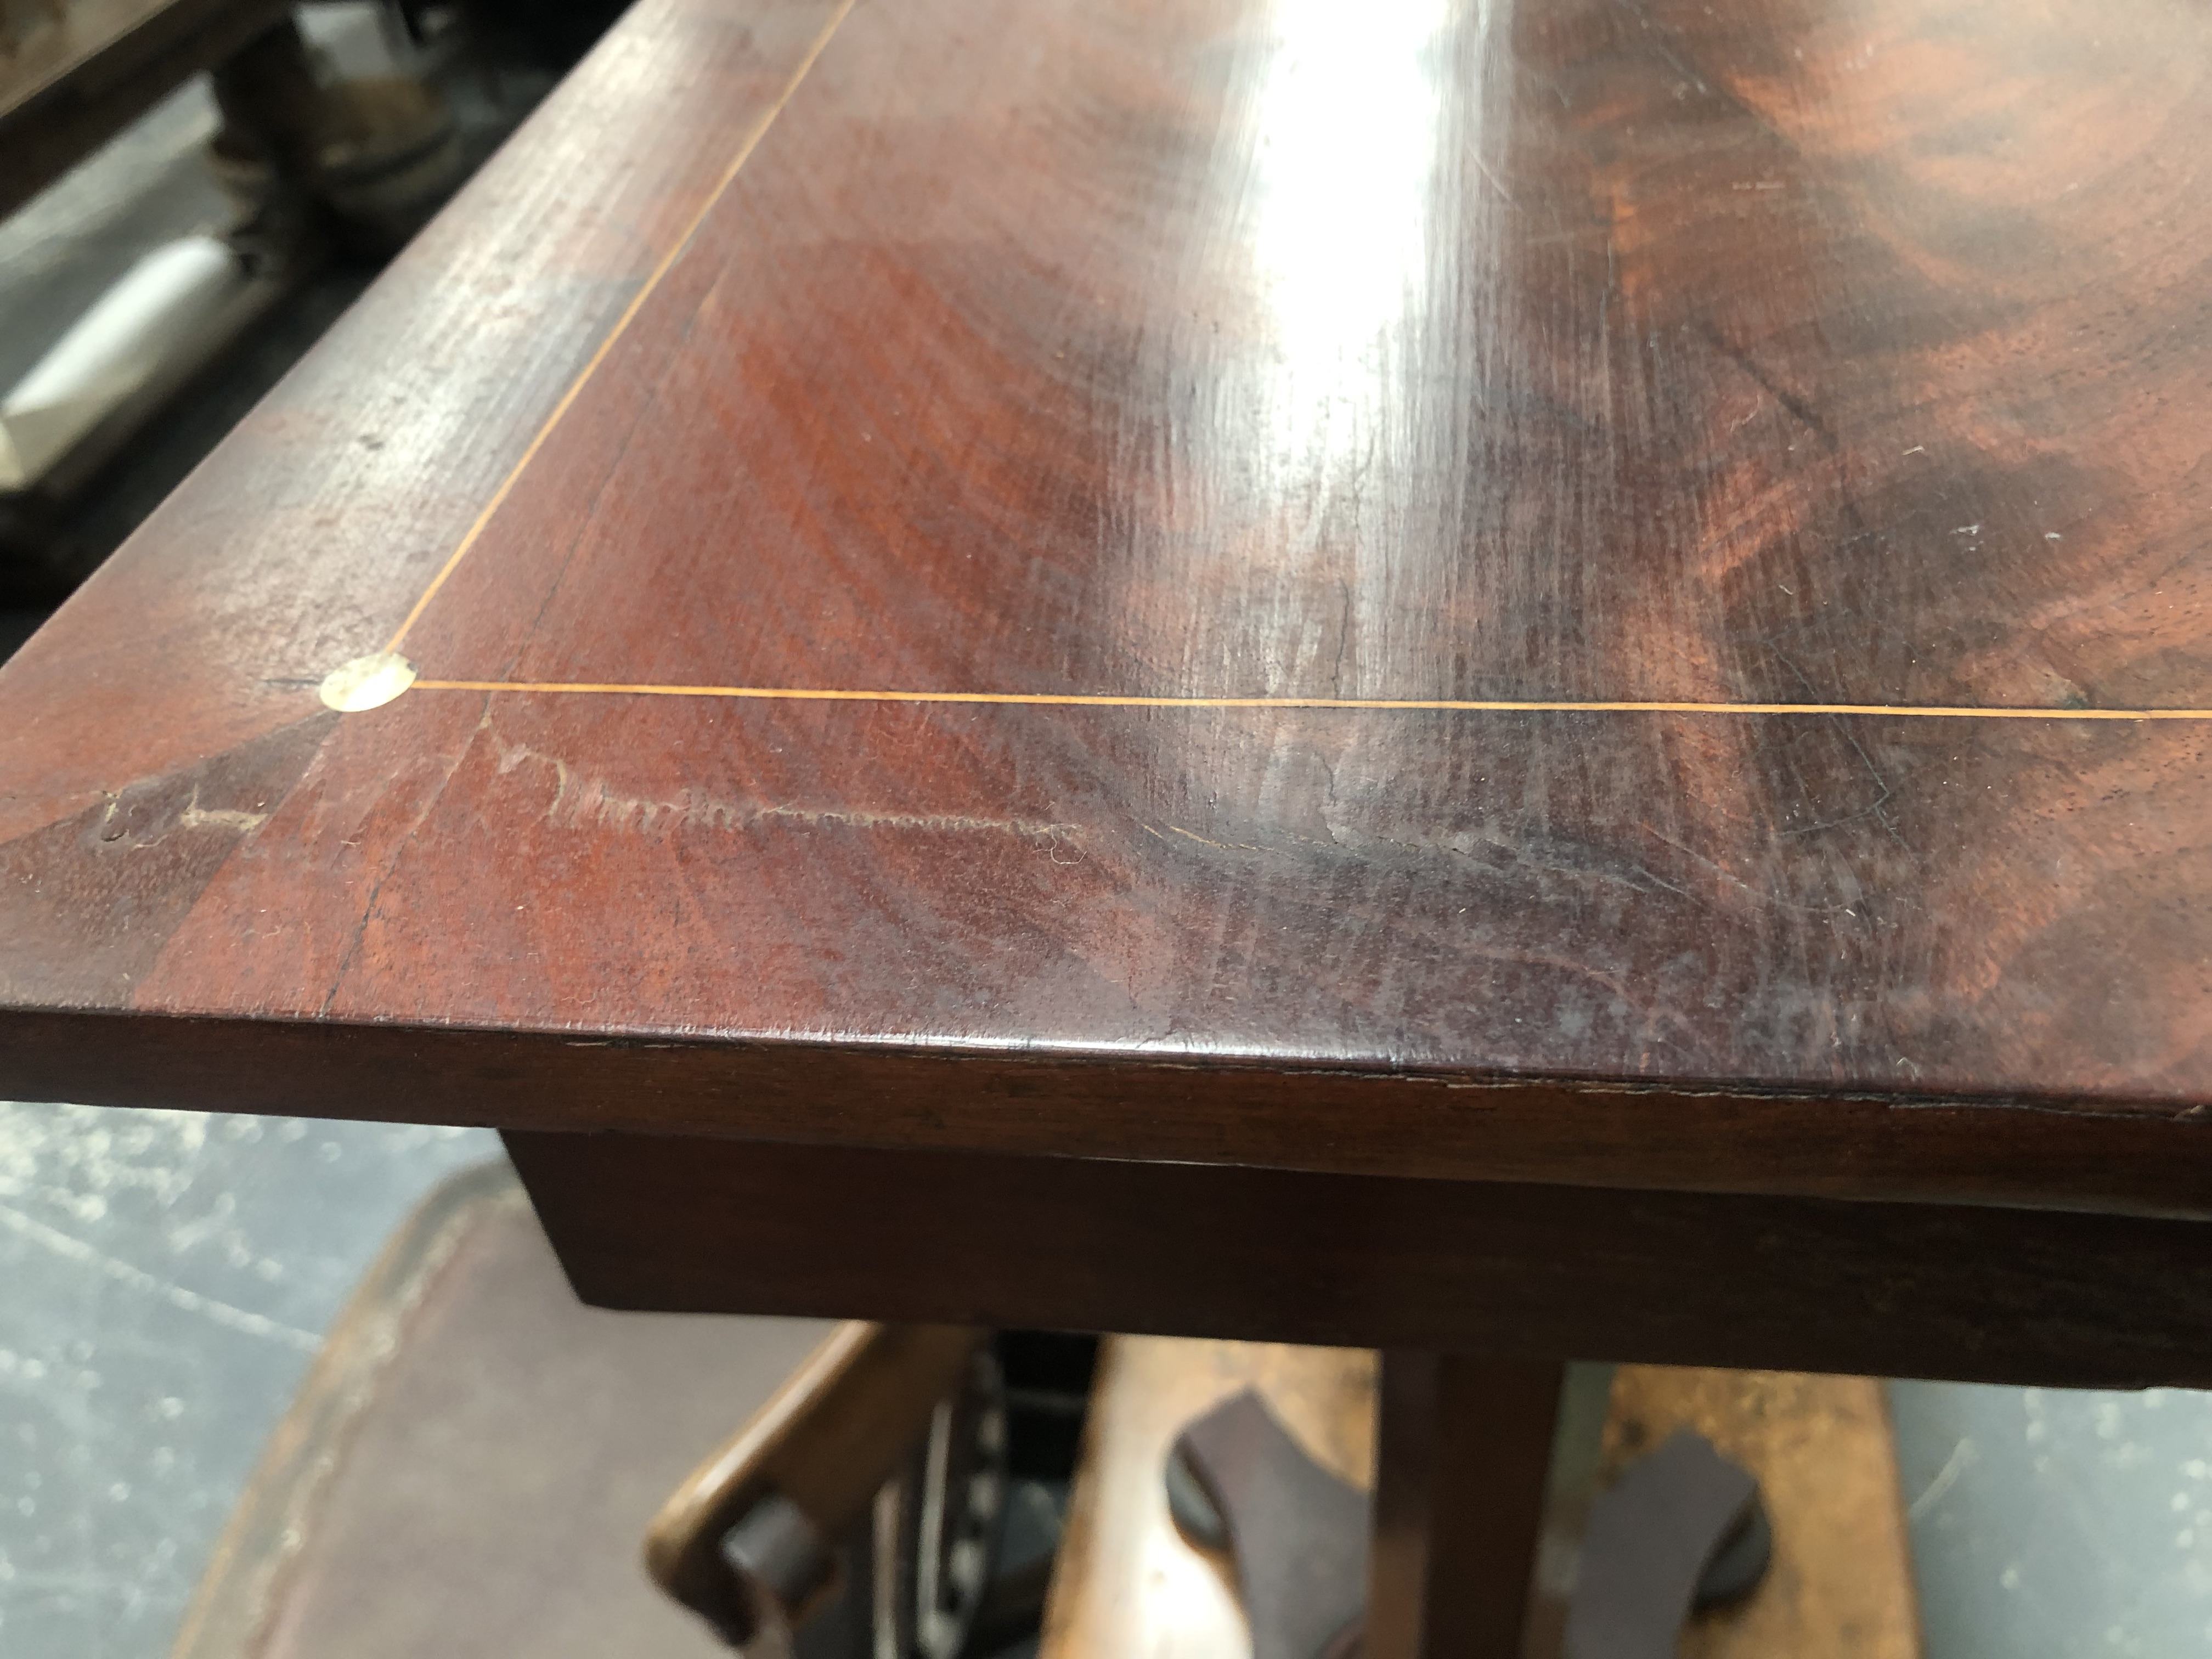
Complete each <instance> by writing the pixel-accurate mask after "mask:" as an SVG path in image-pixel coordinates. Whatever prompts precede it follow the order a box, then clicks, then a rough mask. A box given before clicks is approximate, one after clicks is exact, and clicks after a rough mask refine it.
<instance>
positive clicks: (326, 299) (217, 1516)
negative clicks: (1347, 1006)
mask: <svg viewBox="0 0 2212 1659" xmlns="http://www.w3.org/2000/svg"><path fill="white" fill-rule="evenodd" d="M375 28H376V24H375V20H374V14H373V12H372V11H371V10H370V9H368V7H366V6H359V5H356V6H351V7H346V6H340V7H334V8H326V9H319V10H318V12H317V13H315V14H313V29H314V33H315V34H316V36H317V38H318V39H319V40H320V41H321V42H322V43H323V45H324V47H325V50H326V51H328V52H330V53H331V55H332V57H333V58H337V60H338V61H340V62H341V63H343V64H345V65H346V66H347V67H348V68H349V69H355V70H360V69H374V67H376V66H377V63H378V51H379V48H378V42H377V38H376V36H375ZM457 90H458V99H459V102H460V103H461V104H463V105H464V106H465V105H466V104H467V100H468V99H469V98H470V97H471V96H472V95H474V94H472V92H471V88H470V87H469V86H468V85H467V84H463V85H462V86H460V87H459V88H458V89H457ZM538 90H542V86H540V87H538V88H534V89H533V88H527V87H526V88H523V89H522V90H521V94H520V96H521V97H522V98H524V99H527V98H528V97H530V96H533V95H535V91H538ZM455 91H456V89H452V88H449V95H455ZM507 95H509V96H513V95H514V94H513V90H512V89H510V92H509V94H507ZM459 112H460V113H461V114H462V116H463V118H464V124H465V126H467V127H469V129H470V130H471V131H472V132H474V133H475V134H476V135H477V138H478V142H479V143H481V145H482V147H483V148H484V149H489V144H490V143H491V142H492V141H493V140H494V139H495V137H496V135H497V132H498V131H501V124H502V122H507V123H511V120H512V118H513V112H503V111H502V110H501V109H499V108H495V107H482V106H479V107H476V108H473V109H471V108H468V107H463V108H462V109H461V110H460V111H459ZM211 125H212V112H211V106H210V100H208V98H207V95H206V94H205V91H204V88H200V87H190V88H185V90H184V91H183V92H181V93H180V94H178V95H177V96H176V97H174V98H173V99H171V100H168V101H167V103H165V104H164V105H163V106H161V107H160V108H158V109H157V110H155V112H153V113H152V114H151V115H149V117H148V118H147V119H146V120H144V121H143V122H142V123H140V124H139V125H138V126H137V127H136V128H134V129H133V130H132V131H131V133H129V134H126V135H125V137H124V138H123V139H122V140H120V141H118V143H117V144H115V145H113V146H112V147H111V148H110V149H108V150H107V151H106V152H103V153H102V155H100V157H98V158H96V159H95V161H94V162H93V163H91V164H89V165H88V167H87V168H86V169H82V170H81V172H80V173H79V174H78V175H76V176H74V177H73V178H72V179H70V180H65V181H64V183H63V184H62V185H58V186H56V187H55V189H53V190H52V191H48V192H47V193H46V195H44V196H42V197H40V198H39V199H38V200H36V201H34V202H33V203H32V204H30V205H29V206H28V207H27V208H26V209H25V210H23V211H22V212H21V213H18V214H17V215H15V216H14V217H13V218H10V219H9V220H7V221H5V222H0V386H5V385H7V384H9V383H11V382H12V380H14V378H15V376H16V375H17V374H20V373H21V370H22V369H23V368H26V367H27V366H28V364H29V363H30V362H33V361H34V360H35V359H36V357H37V356H38V355H39V353H40V351H41V350H43V349H44V343H45V342H46V341H49V340H50V339H51V338H52V337H53V336H55V335H56V334H58V331H60V330H61V329H62V328H64V327H66V326H67V324H68V322H69V321H70V319H73V318H74V317H75V316H76V314H77V313H79V312H80V311H82V309H83V307H85V306H87V305H88V304H89V303H90V301H91V300H92V298H93V297H94V296H95V295H97V293H98V292H99V291H100V289H101V288H102V287H103V286H104V285H105V284H106V283H108V282H111V281H112V280H113V279H114V277H115V276H118V275H120V274H121V272H122V271H123V270H125V269H126V268H127V267H128V265H129V264H130V263H131V261H132V260H133V259H135V258H137V257H138V255H139V254H140V253H142V252H144V251H146V250H147V249H149V248H150V247H151V246H155V245H158V244H159V243H160V242H161V241H162V240H166V239H167V238H168V237H171V236H173V235H177V234H183V233H184V232H186V231H190V230H193V229H196V228H203V227H205V226H216V225H219V224H221V223H222V215H223V212H224V204H223V203H222V198H221V197H220V195H219V194H218V193H217V192H216V191H215V189H214V187H213V185H211V184H210V183H209V182H208V181H207V179H206V177H205V175H204V173H202V172H201V170H200V168H199V166H198V162H197V155H196V153H195V152H196V149H197V145H198V144H199V143H202V142H203V141H204V138H205V137H206V135H207V133H208V131H210V129H211ZM367 280H368V273H366V272H363V271H358V270H347V269H343V268H340V269H337V270H332V271H331V272H330V273H329V274H328V275H327V276H325V278H323V279H322V280H320V281H319V282H318V283H314V284H313V285H312V286H311V287H310V289H308V290H307V291H306V292H305V293H303V294H302V295H301V296H300V297H299V299H298V300H297V301H295V303H294V304H293V305H291V306H290V307H287V308H286V310H285V311H284V313H283V314H281V315H280V316H278V317H276V318H275V319H271V321H270V325H269V326H268V327H267V328H265V329H264V331H261V333H260V334H259V335H258V336H257V337H255V338H254V339H252V340H249V341H248V342H246V343H245V345H244V347H243V349H241V350H240V353H239V354H238V355H237V356H236V358H235V360H234V362H233V363H232V364H231V365H229V366H228V368H227V369H226V370H225V371H224V372H223V373H222V374H220V375H218V376H216V377H215V378H214V379H213V380H210V382H209V383H208V384H205V385H203V386H198V387H196V388H195V389H194V390H193V391H192V392H191V394H189V396H188V398H186V399H185V404H184V405H183V406H181V407H180V408H179V410H176V411H174V413H173V416H171V417H169V418H167V419H166V420H165V421H164V422H161V423H158V424H157V425H156V427H155V428H154V429H153V430H152V431H150V432H149V434H148V435H147V436H146V439H145V441H143V443H142V444H141V446H140V447H139V451H138V453H137V457H136V459H134V460H133V461H132V462H131V464H130V465H128V466H127V467H125V468H124V469H122V470H121V471H119V472H118V476H117V477H114V478H113V479H112V480H110V481H109V482H108V485H107V487H106V489H105V491H104V493H103V495H102V497H101V499H100V500H99V501H95V502H94V503H92V504H90V507H88V520H89V522H90V524H91V529H90V530H89V532H88V535H89V537H90V538H91V542H92V544H94V545H97V544H100V543H101V542H102V541H103V540H104V541H105V543H106V544H108V545H112V542H113V540H115V539H119V538H120V536H121V535H122V534H123V533H125V532H126V531H127V530H128V528H129V527H130V526H131V524H132V523H135V522H136V520H137V518H138V517H141V516H143V513H145V512H146V511H148V510H149V509H150V508H151V507H153V506H154V505H155V503H156V502H157V501H159V500H160V499H161V496H162V495H165V494H166V493H167V490H168V489H169V488H170V487H171V486H172V485H173V483H174V482H175V481H176V480H177V479H178V478H179V477H182V476H183V473H184V471H185V470H187V469H188V468H189V467H190V466H191V465H192V463H193V462H194V461H195V460H196V459H197V456H198V454H199V453H201V452H202V451H204V448H205V447H206V445H207V442H208V435H210V434H212V433H219V432H221V431H222V430H224V429H226V428H227V427H228V425H229V423H230V422H233V421H234V420H235V419H236V418H237V417H238V416H239V415H240V414H242V413H243V412H244V411H245V410H246V408H247V407H249V406H250V405H251V404H252V401H253V400H254V399H255V398H258V396H259V395H260V393H261V392H262V391H264V390H265V389H266V387H267V386H269V385H270V384H272V383H273V382H274V380H276V377H277V376H278V375H279V374H282V372H283V369H284V368H285V367H286V366H287V365H288V364H289V362H291V361H293V360H294V359H295V357H296V356H298V355H299V354H300V352H301V351H302V350H304V349H306V347H307V344H308V343H311V342H312V341H313V338H314V337H316V336H317V335H318V334H319V332H320V331H321V330H322V329H323V328H324V327H325V326H327V325H328V324H329V323H330V322H331V320H332V319H335V318H336V316H337V314H338V313H339V312H340V311H342V310H343V308H344V307H345V306H346V305H347V304H349V303H350V301H352V299H353V297H354V296H355V295H356V294H357V293H358V292H359V291H360V289H361V287H362V285H363V284H364V283H366V282H367ZM43 615H44V612H43V611H39V610H35V609H27V608H17V609H12V610H10V609H0V659H4V658H5V656H6V655H7V654H8V653H9V652H11V651H12V650H13V649H14V647H15V646H16V645H17V644H18V643H20V642H21V639H22V638H23V637H24V636H25V635H27V634H28V632H29V631H30V630H31V629H33V628H34V627H35V626H36V625H37V623H38V622H39V621H40V618H41V617H42V616H43ZM496 1146H497V1143H496V1141H495V1139H494V1138H493V1137H491V1136H490V1135H489V1134H488V1133H484V1132H482V1131H475V1130H453V1129H439V1128H426V1127H401V1126H392V1125H364V1124H344V1123H328V1122H319V1121H312V1120H308V1119H303V1118H259V1117H246V1116H232V1115H217V1116H203V1115H197V1114H193V1113H187V1112H160V1111H128V1112H117V1111H101V1110H96V1109H91V1108H86V1107H76V1106H47V1105H25V1104H11V1103H0V1659H159V1656H161V1655H163V1654H164V1653H166V1652H167V1648H168V1644H169V1640H170V1638H171V1635H172V1633H173V1630H174V1627H175V1625H176V1622H177V1620H178V1618H179V1614H180V1613H182V1611H183V1608H184V1606H185V1601H186V1600H187V1599H188V1598H189V1596H190V1595H191V1589H192V1587H193V1585H194V1583H196V1582H197V1577H198V1575H199V1572H200V1570H201V1567H202V1566H203V1565H204V1562H205V1560H206V1559H207V1555H208V1552H209V1551H210V1548H211V1547H212V1546H213V1544H214V1542H215V1540H216V1535H217V1534H219V1533H220V1531H221V1529H222V1524H223V1522H224V1519H225V1517H226V1516H227V1515H228V1510H229V1508H230V1505H231V1504H232V1503H233V1501H234V1499H235V1498H236V1497H237V1494H238V1492H239V1491H240V1487H241V1486H242V1484H243V1482H244V1480H245V1479H246V1474H247V1472H248V1471H249V1470H250V1469H251V1468H252V1463H253V1461H254V1459H255V1457H256V1456H257V1455H258V1451H259V1449H260V1446H261V1443H262V1441H263V1439H264V1437H265V1436H266V1435H267V1434H268V1432H269V1431H270V1428H271V1427H273V1426H274V1425H275V1423H276V1419H277V1418H278V1417H279V1416H280V1415H281V1414H282V1413H283V1410H284V1407H285V1406H286V1405H287V1403H288V1402H289V1400H290V1397H291V1395H292V1392H293V1390H294V1389H295V1387H296V1386H297V1384H298V1383H299V1380H300V1378H301V1376H302V1374H303V1373H304V1371H305V1370H306V1367H307V1362H308V1358H309V1356H310V1355H311V1354H312V1352H313V1350H314V1347H315V1346H316V1344H317V1342H318V1341H319V1338H320V1336H321V1334H322V1333H323V1331H324V1330H325V1328H327V1327H328V1325H329V1323H330V1322H331V1319H332V1318H333V1316H335V1315H336V1314H337V1310H339V1308H340V1307H341V1306H342V1304H343V1302H344V1300H345V1297H346V1296H347V1294H348V1293H349V1291H350V1290H351V1288H352V1286H353V1285H354V1283H355V1282H356V1280H357V1279H358V1278H359V1277H360V1275H361V1274H362V1272H363V1271H364V1270H365V1269H366V1268H367V1267H368V1264H369V1262H370V1261H371V1260H373V1258H374V1255H375V1254H376V1251H377V1249H379V1247H380V1244H381V1243H382V1242H383V1240H384V1238H385V1237H386V1234H388V1233H389V1232H390V1231H391V1230H392V1228H393V1227H394V1226H395V1225H398V1221H399V1219H400V1218H401V1216H402V1215H403V1214H404V1212H406V1210H407V1209H408V1207H409V1206H410V1205H411V1204H413V1203H414V1201H415V1200H416V1199H417V1198H418V1197H419V1196H420V1195H421V1194H422V1193H424V1192H425V1191H427V1190H428V1188H429V1187H430V1186H432V1185H433V1184H434V1183H435V1182H436V1181H437V1180H438V1179H439V1178H440V1177H441V1176H444V1175H445V1174H447V1172H449V1171H450V1170H453V1169H454V1168H456V1167H458V1166H459V1165H461V1164H465V1163H468V1162H471V1161H474V1160H475V1159H477V1158H483V1157H487V1156H491V1155H494V1154H495V1152H496ZM1891 1398H1892V1402H1893V1407H1894V1411H1895V1414H1896V1419H1897V1425H1898V1448H1899V1464H1900V1472H1901V1474H1902V1475H1903V1478H1904V1484H1905V1493H1906V1495H1907V1498H1908V1499H1909V1501H1910V1502H1911V1511H1912V1539H1913V1548H1914V1553H1915V1559H1916V1566H1917V1575H1918V1578H1919V1584H1920V1592H1921V1601H1922V1613H1923V1623H1924V1626H1925V1628H1926V1632H1927V1654H1928V1659H2074V1656H2101V1655H2129V1656H2154V1659H2166V1656H2172V1659H2180V1656H2189V1655H2199V1654H2207V1653H2212V1396H2208V1395H2198V1394H2191V1393H2185V1392H2179V1391H2173V1390H2154V1391H2151V1392H2148V1393H2145V1394H2135V1395H2111V1394H2080V1393H2066V1392H2059V1391H2052V1390H2039V1389H1999V1388H1962V1387H1957V1386H1951V1385H1944V1384H1937V1383H1896V1384H1893V1387H1892V1392H1891ZM517 1659H521V1656H517ZM1777 1659H1788V1656H1777Z"/></svg>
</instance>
